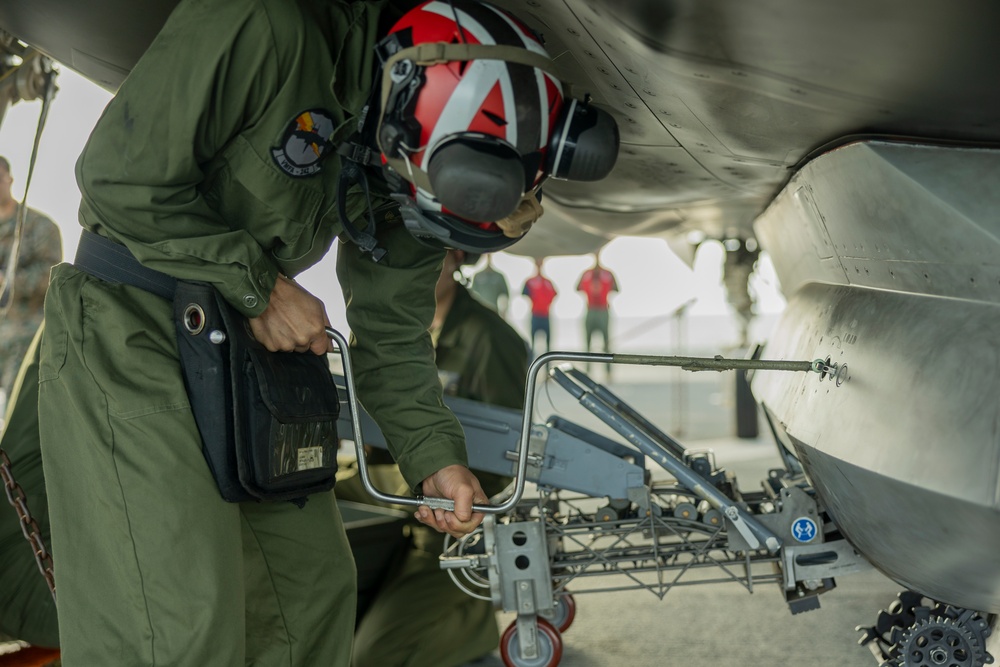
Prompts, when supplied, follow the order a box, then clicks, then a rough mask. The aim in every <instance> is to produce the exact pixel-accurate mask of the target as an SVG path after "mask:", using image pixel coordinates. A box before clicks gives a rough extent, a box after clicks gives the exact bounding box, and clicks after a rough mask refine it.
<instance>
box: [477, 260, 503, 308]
mask: <svg viewBox="0 0 1000 667" xmlns="http://www.w3.org/2000/svg"><path fill="white" fill-rule="evenodd" d="M471 289H472V292H473V293H474V294H475V295H476V296H478V297H479V298H480V299H482V300H483V302H484V303H486V305H487V306H490V307H491V308H493V310H495V311H496V312H498V313H500V316H501V317H507V303H508V302H509V301H510V289H509V288H508V287H507V279H506V278H504V277H503V274H502V273H500V272H499V271H497V270H496V269H494V268H493V258H492V257H491V256H490V255H486V266H484V267H483V268H482V270H481V271H479V272H478V273H476V274H475V275H474V276H472V287H471Z"/></svg>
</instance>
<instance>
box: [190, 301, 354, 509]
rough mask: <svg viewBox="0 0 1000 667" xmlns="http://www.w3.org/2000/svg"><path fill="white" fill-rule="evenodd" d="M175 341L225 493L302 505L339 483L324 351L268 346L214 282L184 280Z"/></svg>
mask: <svg viewBox="0 0 1000 667" xmlns="http://www.w3.org/2000/svg"><path fill="white" fill-rule="evenodd" d="M174 315H175V320H176V323H177V344H178V347H179V350H180V357H181V368H182V371H183V374H184V383H185V385H186V386H187V391H188V397H189V399H190V401H191V409H192V411H193V412H194V418H195V422H196V423H197V425H198V430H199V432H200V433H201V439H202V450H203V451H204V454H205V459H206V460H207V461H208V466H209V468H210V469H211V471H212V475H213V476H214V477H215V481H216V483H217V484H218V486H219V492H220V493H221V494H222V497H223V499H225V500H228V501H230V502H240V501H244V500H264V501H277V500H291V501H296V502H304V500H305V497H306V496H307V495H309V494H311V493H316V492H319V491H328V490H330V489H331V488H333V484H334V481H335V475H336V472H337V456H336V454H337V417H338V416H339V414H340V401H339V400H338V397H337V388H336V385H335V384H334V382H333V377H332V376H331V374H330V369H329V367H328V365H327V362H326V357H325V356H317V355H315V354H312V353H309V352H305V353H297V352H268V351H267V350H266V349H264V347H263V346H262V345H260V343H258V342H257V341H256V340H254V339H253V337H252V336H251V335H250V330H249V324H248V322H247V320H246V318H245V317H244V316H243V315H241V314H240V313H239V312H238V311H236V310H235V309H234V308H233V307H232V306H230V305H229V303H228V302H227V301H226V300H225V299H224V298H223V297H222V295H220V294H219V292H218V290H216V289H215V288H214V287H213V286H211V285H208V284H204V283H195V282H187V281H178V283H177V291H176V293H175V295H174Z"/></svg>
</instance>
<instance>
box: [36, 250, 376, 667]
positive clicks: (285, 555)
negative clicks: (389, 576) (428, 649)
mask: <svg viewBox="0 0 1000 667" xmlns="http://www.w3.org/2000/svg"><path fill="white" fill-rule="evenodd" d="M45 320H46V325H45V326H46V329H45V335H44V337H43V339H42V352H41V363H40V367H39V418H40V425H41V442H42V460H43V465H44V468H45V478H46V486H47V491H48V496H49V502H50V516H51V522H52V553H53V560H54V569H55V576H56V592H57V596H58V615H59V628H60V644H61V647H62V651H63V662H64V664H65V665H66V667H112V666H121V667H139V666H150V667H152V666H153V665H157V666H160V665H170V666H171V667H244V666H245V665H254V666H260V667H270V666H277V665H282V666H287V667H300V666H301V667H307V666H308V667H327V666H331V667H346V666H347V665H348V664H349V661H350V655H351V635H352V633H353V630H354V610H355V596H356V591H355V588H356V583H355V579H356V575H355V569H354V561H353V559H352V557H351V551H350V547H349V545H348V542H347V537H346V535H345V533H344V527H343V523H342V521H341V518H340V513H339V511H338V510H337V506H336V501H335V499H334V497H333V494H332V493H323V494H316V495H313V496H311V497H310V498H309V501H308V502H307V503H306V505H305V507H304V508H303V509H299V508H298V507H296V506H295V505H292V504H291V503H272V504H267V503H261V504H258V503H239V504H233V503H227V502H224V501H223V500H222V499H221V497H220V496H219V492H218V490H217V488H216V486H215V482H214V480H213V479H212V477H211V474H210V473H209V470H208V466H207V465H206V463H205V460H204V457H203V455H202V452H201V440H200V437H199V435H198V431H197V428H196V426H195V422H194V419H193V417H192V415H191V409H190V406H189V404H188V398H187V395H186V393H185V390H184V384H183V381H182V378H181V375H180V366H179V363H178V358H177V346H176V342H175V333H174V324H173V321H172V304H171V303H169V302H168V301H167V300H165V299H162V298H160V297H158V296H154V295H152V294H150V293H148V292H145V291H143V290H141V289H139V288H136V287H131V286H126V285H112V284H109V283H106V282H103V281H101V280H99V279H97V278H93V277H91V276H89V275H87V274H84V273H81V272H79V271H77V270H76V269H75V268H73V267H72V266H69V265H66V264H63V265H59V266H57V267H56V268H54V269H53V272H52V281H51V285H50V287H49V293H48V298H47V299H46V303H45ZM248 600H252V601H253V603H252V604H250V605H249V606H248V604H247V601H248Z"/></svg>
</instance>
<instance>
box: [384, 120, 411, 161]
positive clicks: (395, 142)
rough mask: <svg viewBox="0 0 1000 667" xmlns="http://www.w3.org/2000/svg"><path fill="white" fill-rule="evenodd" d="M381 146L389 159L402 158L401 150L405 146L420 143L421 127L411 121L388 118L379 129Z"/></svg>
mask: <svg viewBox="0 0 1000 667" xmlns="http://www.w3.org/2000/svg"><path fill="white" fill-rule="evenodd" d="M378 140H379V145H380V146H381V147H382V150H383V151H384V152H385V155H387V156H388V157H400V149H402V148H403V147H404V146H409V147H411V149H412V147H413V146H416V145H417V144H418V143H419V142H420V125H419V124H417V122H416V121H414V120H413V119H410V120H408V121H405V122H400V121H399V120H397V119H395V118H386V119H385V120H383V121H382V125H381V126H380V127H379V128H378Z"/></svg>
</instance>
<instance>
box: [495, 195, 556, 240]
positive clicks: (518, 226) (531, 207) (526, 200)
mask: <svg viewBox="0 0 1000 667" xmlns="http://www.w3.org/2000/svg"><path fill="white" fill-rule="evenodd" d="M539 199H540V196H539V193H538V188H535V189H534V190H532V191H531V192H528V193H525V195H524V197H522V198H521V203H520V204H518V206H517V210H515V211H514V212H513V213H511V214H510V215H508V216H507V217H506V218H501V219H499V220H497V221H496V226H497V227H499V228H500V229H501V230H503V235H504V236H506V237H508V238H512V239H519V238H521V237H522V236H524V235H525V234H527V233H528V230H529V229H531V226H532V225H533V224H535V223H536V222H538V219H539V218H540V217H542V213H544V212H545V209H544V208H542V202H541V201H539Z"/></svg>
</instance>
